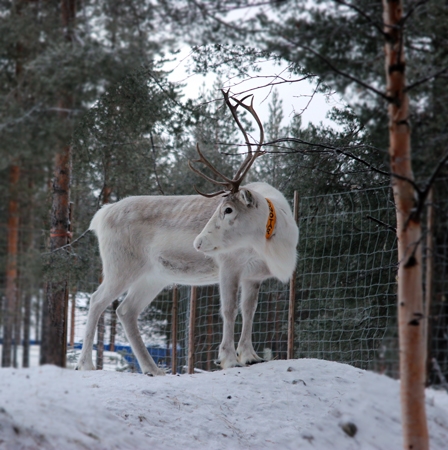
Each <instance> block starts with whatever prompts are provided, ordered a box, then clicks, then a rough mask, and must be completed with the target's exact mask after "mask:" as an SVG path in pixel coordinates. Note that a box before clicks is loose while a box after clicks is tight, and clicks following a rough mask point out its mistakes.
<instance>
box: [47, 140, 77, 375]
mask: <svg viewBox="0 0 448 450" xmlns="http://www.w3.org/2000/svg"><path fill="white" fill-rule="evenodd" d="M70 172H71V168H70V147H69V146H66V147H65V148H64V150H63V152H61V153H58V154H57V155H56V162H55V172H54V180H53V187H52V190H53V206H52V211H51V222H52V223H51V233H50V248H51V251H55V250H57V249H58V248H60V247H62V246H64V245H66V244H67V243H68V239H69V226H70V221H69V214H70V212H69V206H70V203H69V194H70ZM55 261H56V260H55V259H54V258H51V260H50V264H51V265H54V264H56V262H55ZM57 278H58V279H54V278H53V279H52V280H50V281H49V282H48V283H47V289H46V298H45V299H44V305H43V313H42V345H41V355H40V363H41V364H55V365H57V366H60V367H65V359H66V358H65V355H66V347H67V338H66V336H65V335H66V322H67V315H68V314H67V309H68V305H67V299H68V296H67V294H68V281H67V278H66V276H65V274H61V275H58V277H57Z"/></svg>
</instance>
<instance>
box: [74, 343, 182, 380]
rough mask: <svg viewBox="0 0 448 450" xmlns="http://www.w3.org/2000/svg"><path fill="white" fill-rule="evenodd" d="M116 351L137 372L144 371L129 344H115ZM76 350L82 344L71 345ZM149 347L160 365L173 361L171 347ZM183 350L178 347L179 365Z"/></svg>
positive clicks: (107, 349)
mask: <svg viewBox="0 0 448 450" xmlns="http://www.w3.org/2000/svg"><path fill="white" fill-rule="evenodd" d="M96 347H97V346H96V345H94V346H93V349H94V350H96ZM114 347H115V349H114V352H116V353H119V354H120V355H122V356H123V358H124V359H125V360H126V362H127V363H128V364H129V366H130V367H131V368H133V369H135V371H136V372H139V373H142V371H141V369H140V366H139V364H138V361H137V358H136V357H135V356H134V354H133V353H132V349H131V347H130V346H129V345H122V344H115V346H114ZM71 348H73V349H75V350H81V348H82V344H81V343H75V345H74V347H71ZM146 348H147V349H148V352H149V354H150V355H151V356H152V358H153V359H154V362H155V363H156V364H157V365H158V366H160V367H167V361H168V360H169V361H171V357H172V351H171V349H170V348H164V347H146ZM104 351H110V345H109V344H104ZM182 355H183V352H182V349H181V348H179V347H178V349H177V360H178V367H179V363H180V361H181V358H182Z"/></svg>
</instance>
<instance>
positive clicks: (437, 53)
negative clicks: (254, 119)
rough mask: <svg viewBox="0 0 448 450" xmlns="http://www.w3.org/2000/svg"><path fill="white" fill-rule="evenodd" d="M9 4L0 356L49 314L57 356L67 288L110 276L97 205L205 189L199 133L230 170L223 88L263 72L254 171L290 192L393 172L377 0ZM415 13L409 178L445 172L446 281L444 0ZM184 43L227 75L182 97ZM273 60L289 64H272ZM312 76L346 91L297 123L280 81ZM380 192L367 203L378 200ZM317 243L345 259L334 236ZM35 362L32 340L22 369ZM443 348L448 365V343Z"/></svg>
mask: <svg viewBox="0 0 448 450" xmlns="http://www.w3.org/2000/svg"><path fill="white" fill-rule="evenodd" d="M0 10H1V14H0V64H1V71H0V80H1V83H0V96H1V101H0V152H1V157H0V171H1V176H0V193H1V196H2V198H3V199H5V201H3V202H2V203H1V204H0V226H1V227H2V230H3V231H2V232H1V233H0V249H1V252H0V287H1V289H2V297H1V299H2V308H1V311H2V337H3V352H2V365H3V366H10V365H14V364H17V361H16V360H15V359H16V358H17V354H16V353H15V352H14V345H13V343H14V342H16V343H17V342H19V341H21V340H22V339H23V341H24V343H25V347H26V343H27V342H28V341H29V337H30V332H29V327H30V323H31V317H32V316H33V317H36V320H37V321H40V320H42V335H41V337H42V347H43V356H42V358H41V361H42V362H55V361H59V362H63V358H64V356H63V355H62V354H60V353H57V349H56V350H54V349H53V346H52V345H50V343H51V342H54V341H55V339H56V340H57V339H58V338H60V336H61V335H62V334H63V333H66V328H67V325H66V323H64V320H62V321H60V320H58V317H59V318H61V317H62V318H63V317H66V310H67V306H66V305H67V302H66V301H67V296H68V292H69V291H70V290H73V289H75V288H76V289H82V287H83V285H82V283H85V281H86V280H89V281H91V280H92V277H93V278H95V279H97V280H98V279H99V276H100V273H99V271H98V272H97V273H94V274H92V273H91V269H92V266H94V265H95V264H94V263H93V262H92V259H95V261H97V257H98V255H97V254H96V252H95V251H93V250H92V249H93V248H95V245H96V244H95V239H94V238H93V237H92V236H90V235H89V234H84V232H85V230H86V229H87V228H88V223H89V221H90V219H91V217H92V216H93V214H94V212H95V211H96V210H97V209H98V208H99V207H100V206H101V204H103V203H108V202H113V201H117V200H119V199H121V198H123V197H126V196H128V195H140V194H149V195H170V194H192V193H194V190H193V185H197V186H198V188H200V189H201V190H205V191H206V190H207V189H208V187H207V186H205V185H204V184H203V181H201V180H199V179H198V178H197V177H196V176H195V175H194V174H193V173H192V172H190V171H189V170H188V169H187V161H188V160H189V159H192V158H194V157H195V148H196V143H198V142H199V143H200V145H201V149H202V150H203V151H204V153H205V154H206V155H207V157H208V158H209V159H210V160H211V161H212V162H213V163H214V164H215V165H216V166H217V167H218V168H219V169H220V170H222V171H223V172H224V173H229V174H231V173H233V172H234V170H235V168H236V167H238V165H239V164H240V162H241V154H242V151H243V150H242V148H244V147H241V145H242V144H244V143H242V142H241V137H240V135H239V134H238V130H237V129H236V127H235V125H234V124H233V123H232V121H230V120H229V116H228V113H227V112H226V110H225V107H224V104H223V101H222V96H221V94H220V89H221V88H230V89H231V93H238V94H243V90H244V89H242V88H240V85H239V84H238V82H237V81H235V80H241V79H243V80H244V79H248V78H251V79H252V82H255V83H256V84H258V86H257V85H256V86H255V87H253V88H252V90H250V91H249V92H247V93H254V94H255V95H258V93H257V91H260V92H261V90H259V89H258V87H261V86H265V85H267V88H266V89H265V90H264V91H263V92H264V93H263V98H265V97H266V100H265V102H269V117H268V118H267V119H266V120H265V131H266V136H267V142H268V144H267V145H266V146H265V148H266V150H267V151H268V154H267V155H265V156H264V157H263V158H260V159H259V160H258V161H257V166H256V167H255V170H253V172H252V173H251V175H250V178H249V179H248V181H253V180H263V181H266V182H268V183H270V184H272V185H274V186H275V187H278V188H279V189H280V190H281V191H282V192H283V193H284V194H285V196H286V197H287V198H290V199H291V198H292V197H293V192H294V191H298V192H299V193H300V196H301V197H313V196H314V197H318V196H320V195H326V194H338V193H343V192H347V191H353V190H361V189H368V188H380V187H381V188H382V187H385V186H389V185H390V168H389V155H388V146H389V137H388V120H389V119H388V113H387V104H388V102H389V99H388V98H387V95H386V94H385V93H384V92H385V89H386V88H385V85H386V78H385V74H384V42H385V34H384V31H383V25H382V24H383V19H382V14H383V6H382V5H381V3H380V2H368V1H359V2H356V3H354V2H353V3H351V2H346V1H342V0H341V1H327V0H325V1H319V2H314V3H313V4H312V5H311V4H310V3H309V2H306V1H299V0H295V1H272V2H257V1H247V2H244V1H225V2H214V3H210V2H198V1H193V0H191V1H190V0H185V1H174V0H173V1H169V0H166V1H162V0H161V1H152V2H150V1H134V2H132V3H130V4H125V2H120V1H109V2H99V1H82V2H81V1H74V0H63V1H47V2H38V1H25V0H21V1H15V2H12V1H3V2H1V3H0ZM403 27H405V29H406V34H405V35H404V36H405V38H404V42H403V45H404V49H405V52H406V58H407V65H406V73H407V77H408V86H407V92H408V93H409V95H410V117H409V121H410V123H411V124H412V127H411V133H412V158H413V169H414V174H415V180H416V181H415V183H416V186H417V187H418V186H420V187H421V189H420V191H426V187H427V186H429V185H432V184H434V183H435V184H436V191H435V196H436V197H435V198H436V201H434V205H435V206H436V212H437V214H436V217H437V222H436V225H435V230H436V231H435V233H434V239H435V241H436V242H435V248H436V249H442V250H440V252H439V253H440V255H439V256H440V261H442V262H443V263H439V264H438V265H436V276H435V278H436V279H438V280H440V281H443V280H445V279H446V278H447V275H448V273H447V267H448V265H447V264H446V259H447V254H446V248H447V243H446V233H445V232H444V230H446V224H447V221H448V209H447V203H446V202H443V201H437V199H445V198H447V196H446V194H447V188H448V186H447V184H448V183H447V182H446V180H447V178H446V177H447V176H448V173H447V172H448V171H447V165H446V152H447V148H448V147H447V140H448V133H447V125H446V117H447V104H448V102H447V95H448V94H447V90H446V83H447V76H448V72H447V67H448V37H447V36H448V7H447V5H446V4H445V3H441V2H437V1H430V0H429V1H414V2H409V5H408V7H407V12H406V14H405V16H404V20H403ZM187 45H188V46H191V49H192V50H191V64H190V71H191V72H192V73H199V74H210V73H215V74H216V76H217V78H216V82H215V84H214V85H213V87H211V88H207V89H205V88H204V91H203V92H201V95H200V98H197V99H186V98H185V97H184V96H183V92H182V86H180V85H178V84H173V83H172V82H170V81H169V73H167V72H166V71H164V67H166V66H165V65H164V63H165V61H166V60H170V59H171V60H172V59H173V58H174V59H175V58H176V56H175V53H174V56H173V54H172V53H171V52H173V51H174V52H175V51H176V50H177V49H179V48H183V47H185V46H187ZM265 61H270V63H271V66H270V67H274V68H275V67H276V64H278V71H277V70H276V69H271V70H275V72H274V73H272V72H269V73H267V72H265V69H263V67H264V66H263V63H264V62H265ZM299 80H300V81H299ZM307 80H309V81H311V82H312V85H313V86H314V90H315V92H316V93H321V94H324V95H327V96H329V95H332V94H335V93H337V94H338V95H339V96H341V97H342V98H343V99H344V102H345V103H344V104H342V105H339V106H338V107H336V108H333V109H332V110H331V111H330V112H329V114H328V121H326V122H325V125H323V124H319V123H309V124H307V126H303V125H302V121H301V114H300V110H296V111H295V113H293V114H288V115H286V116H285V113H284V111H285V107H286V109H287V110H289V111H290V110H291V109H293V107H291V105H285V104H284V103H285V101H284V100H283V103H282V101H281V100H280V98H279V95H278V91H277V89H279V90H280V89H281V88H282V86H283V85H284V86H288V88H289V89H291V86H294V87H295V88H296V90H297V96H300V95H301V94H302V92H303V91H302V87H301V86H303V84H302V83H305V82H306V81H307ZM307 89H308V88H307ZM266 91H267V93H266ZM313 100H314V99H313V95H311V96H310V97H309V102H311V103H312V102H313ZM291 103H293V102H291ZM245 124H246V126H247V127H249V128H250V126H251V125H250V123H249V122H248V121H246V122H245ZM416 191H417V192H418V191H419V190H418V189H417V190H416ZM363 198H364V197H363ZM378 201H379V200H377V197H373V196H371V197H369V196H368V195H367V196H365V200H363V202H366V204H367V203H368V204H369V205H370V206H371V207H372V208H373V209H374V208H375V204H374V205H372V202H373V203H375V202H378ZM70 203H72V206H71V207H70ZM389 203H390V204H389V207H391V209H390V210H391V211H392V214H389V215H386V216H387V217H382V218H381V220H379V221H377V222H376V226H377V227H379V228H381V229H384V230H385V232H387V228H388V227H389V228H392V229H393V228H394V227H395V222H394V220H395V219H394V217H393V213H394V211H393V206H392V201H390V202H389ZM70 211H71V212H70ZM360 220H361V219H360ZM362 220H365V218H362ZM437 230H438V231H437ZM322 232H323V230H322ZM78 239H79V240H78ZM356 239H358V241H362V236H361V235H359V236H358V237H357V238H356ZM70 241H71V242H72V243H73V247H65V246H66V245H67V244H69V242H70ZM342 242H343V245H344V242H345V241H344V240H343V241H342ZM350 242H352V243H353V238H352V239H350ZM76 245H78V246H76ZM60 247H63V248H62V250H58V249H59V248H60ZM322 251H323V252H324V254H325V256H327V257H332V258H338V257H339V256H340V249H335V248H333V247H332V246H327V247H325V248H323V249H322ZM336 251H337V252H338V253H334V252H336ZM332 252H333V253H332ZM380 257H381V255H380V256H378V258H380ZM329 260H330V261H331V258H330V259H329ZM95 267H97V266H95ZM97 268H98V267H97ZM394 270H395V272H394ZM304 272H306V268H305V269H304ZM395 276H396V267H395V268H392V269H391V270H389V271H388V272H387V274H386V273H381V275H378V277H379V278H378V279H376V280H375V283H377V284H382V285H384V286H385V290H386V291H387V298H389V296H390V295H394V294H395V291H394V288H393V287H391V286H392V285H393V282H391V280H393V279H394V277H395ZM317 288H319V289H321V286H317V287H316V290H315V294H314V295H315V297H316V298H320V297H321V293H322V289H321V290H319V289H317ZM354 288H356V286H354ZM445 289H446V286H445V285H443V286H442V288H440V289H439V290H436V294H437V295H438V296H439V297H438V298H437V299H436V300H437V301H435V302H434V305H436V306H434V307H435V308H438V309H437V316H436V315H435V314H434V317H435V319H434V320H436V319H437V326H438V328H437V330H440V331H436V333H441V334H442V339H445V340H446V338H443V333H444V332H443V330H444V329H445V328H446V324H447V322H448V318H447V317H448V314H447V312H446V301H445V297H444V296H445V295H446V291H445ZM319 293H320V294H319ZM436 294H434V295H436ZM304 295H305V293H304V292H299V294H298V296H299V297H300V296H302V297H301V298H302V299H303V296H304ZM336 297H337V293H336ZM36 299H37V300H36ZM39 299H40V300H39ZM309 300H313V298H311V299H309ZM353 301H355V300H353ZM380 307H386V305H385V304H383V305H380ZM390 314H393V313H392V312H390ZM42 318H43V319H42ZM302 337H303V336H302ZM434 351H437V352H438V351H439V350H438V347H437V349H436V350H434ZM55 352H56V353H55ZM64 354H65V353H64ZM26 358H27V351H26V348H25V351H24V361H23V363H24V365H25V366H26V365H27V360H26ZM61 358H62V359H61ZM438 360H439V363H441V364H442V367H443V370H444V372H445V373H447V371H448V357H447V356H446V355H442V356H441V355H438Z"/></svg>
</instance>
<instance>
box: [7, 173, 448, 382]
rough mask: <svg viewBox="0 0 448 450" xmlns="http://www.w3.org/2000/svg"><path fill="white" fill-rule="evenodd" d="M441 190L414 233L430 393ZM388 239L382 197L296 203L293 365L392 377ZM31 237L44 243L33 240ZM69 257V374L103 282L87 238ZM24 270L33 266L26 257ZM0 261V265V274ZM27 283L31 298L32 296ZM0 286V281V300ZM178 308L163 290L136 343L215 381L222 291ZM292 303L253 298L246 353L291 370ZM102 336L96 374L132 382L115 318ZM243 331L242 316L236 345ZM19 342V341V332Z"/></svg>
mask: <svg viewBox="0 0 448 450" xmlns="http://www.w3.org/2000/svg"><path fill="white" fill-rule="evenodd" d="M446 186H447V180H441V181H440V182H439V183H438V185H437V186H436V189H435V200H434V201H433V202H432V203H431V207H432V215H433V217H434V221H433V225H430V227H431V228H432V233H430V234H428V233H427V231H428V230H427V227H428V224H427V222H426V219H425V220H423V221H422V223H423V225H424V236H425V238H426V237H428V236H429V237H430V239H424V247H425V251H424V255H425V268H426V269H425V273H426V277H427V279H426V283H425V289H426V293H427V299H428V300H427V306H426V308H427V315H428V318H429V320H428V322H429V325H428V352H429V360H430V361H431V360H432V359H434V360H435V361H436V362H437V364H438V366H439V367H440V371H439V373H437V372H436V371H430V378H429V380H430V382H431V383H437V382H438V381H439V377H440V374H444V375H445V376H447V375H448V345H447V343H448V306H447V305H448V303H447V293H448V234H447V233H446V230H447V226H448V199H447V198H446V196H445V195H443V192H445V190H446ZM429 215H430V211H428V216H429ZM394 228H395V210H394V203H393V198H392V192H391V189H390V187H382V188H374V189H363V190H358V189H356V190H352V191H350V192H342V193H336V194H327V195H320V196H313V197H304V198H301V199H300V206H299V231H300V237H299V245H298V263H297V270H296V278H295V295H294V299H295V311H294V322H293V323H294V357H296V358H320V359H326V360H332V361H339V362H343V363H347V364H351V365H354V366H356V367H359V368H363V369H370V370H374V371H378V372H381V373H386V374H388V375H390V376H393V377H397V376H399V373H398V333H397V326H396V274H397V251H396V234H395V232H394ZM5 230H6V228H5ZM36 235H37V236H38V240H39V242H40V241H41V233H36ZM37 248H38V249H42V247H41V245H36V246H35V249H34V250H33V251H34V252H35V251H36V249H37ZM5 249H6V247H5ZM5 254H6V251H5ZM74 254H76V259H75V260H73V255H70V254H68V253H67V255H66V256H67V265H66V267H67V271H69V273H70V286H71V294H70V303H69V305H70V306H69V324H68V339H69V358H68V361H69V363H70V364H71V365H74V364H75V363H76V359H77V356H78V354H79V349H80V347H81V341H82V335H83V330H84V327H85V323H86V317H87V310H88V303H89V299H90V295H91V293H92V292H93V291H94V290H95V289H96V288H97V287H98V284H99V280H100V276H101V264H100V260H99V257H98V250H97V244H96V239H95V237H94V236H93V235H87V236H86V237H85V238H84V239H83V240H80V241H79V242H77V244H76V248H75V249H74ZM71 258H72V259H71ZM22 259H23V260H28V259H29V258H28V257H27V256H26V255H25V257H24V258H22ZM5 260H6V258H2V259H0V263H1V265H2V267H0V270H1V271H2V274H4V273H5V271H4V267H5V266H4V264H5ZM20 260H21V257H20V255H19V261H20ZM28 270H32V268H25V266H24V267H23V269H22V270H20V271H19V275H20V276H19V279H18V284H19V289H18V292H19V295H20V296H22V297H21V301H22V302H24V300H23V298H24V297H25V296H27V298H28V300H27V301H28V302H31V304H32V309H31V320H30V323H31V332H30V333H29V334H26V336H28V335H29V336H30V338H31V340H33V341H35V343H36V344H38V343H39V340H40V328H39V322H40V319H41V306H42V303H43V291H44V287H43V285H40V284H39V283H42V280H40V278H39V276H35V277H34V278H33V277H31V276H30V275H29V274H28V272H27V271H28ZM30 280H33V283H34V286H30ZM3 281H4V279H3V278H1V277H0V283H1V288H2V290H3V292H4V289H5V285H4V282H3ZM25 287H26V289H25ZM176 296H177V297H176V298H177V302H176V308H175V310H173V307H172V305H173V302H172V300H173V289H172V288H169V289H165V290H164V291H163V292H162V293H161V294H160V295H159V296H158V297H157V298H156V299H155V300H154V302H153V303H152V304H151V305H150V306H149V307H148V309H147V310H146V311H144V313H143V314H142V315H141V316H140V318H139V328H140V331H141V333H142V336H143V339H144V341H145V343H146V345H147V346H148V348H149V350H150V352H151V353H152V355H153V357H154V359H155V360H156V362H157V363H158V364H160V365H162V366H165V367H167V368H168V369H170V368H172V367H174V368H175V370H176V371H177V372H182V371H187V370H188V367H189V366H192V365H193V364H194V369H195V370H206V371H210V370H216V369H218V366H216V365H215V363H214V361H215V360H216V359H217V357H218V349H219V344H220V341H221V338H222V320H221V317H220V305H219V289H218V286H205V287H198V288H197V289H196V300H195V303H192V302H191V289H190V287H188V286H178V287H177V294H176ZM30 297H31V299H30ZM289 297H290V289H289V285H284V284H281V283H279V282H277V281H275V280H272V279H271V280H267V281H266V282H265V283H263V284H262V286H261V288H260V295H259V303H258V308H257V312H256V315H255V320H254V327H253V344H254V348H255V350H256V351H257V353H258V354H259V355H260V356H262V357H264V358H265V359H285V358H287V345H288V344H287V343H288V309H289ZM118 300H120V299H118ZM72 305H73V306H74V308H72ZM192 305H193V307H194V322H192V309H191V308H192ZM115 307H116V303H115ZM173 312H174V313H175V316H174V315H173ZM22 316H24V314H22ZM16 322H17V323H19V321H16ZM191 323H194V329H193V330H192V329H191V326H190V324H191ZM101 326H102V327H104V338H103V339H104V344H105V345H104V350H105V351H104V356H103V359H104V364H103V368H104V369H112V370H117V369H118V370H138V364H137V362H136V361H135V359H134V358H133V356H132V352H131V350H130V348H129V345H128V343H127V339H126V337H125V335H124V332H123V330H122V329H121V325H120V323H119V322H117V321H116V317H115V313H114V311H113V308H112V307H110V308H109V309H108V310H107V311H106V313H105V316H104V321H103V322H102V325H101ZM241 326H242V324H241V317H240V315H239V316H238V317H237V321H236V327H235V340H236V342H238V339H239V335H240V332H241ZM113 329H115V330H116V331H112V330H113ZM17 336H18V334H17V333H16V334H15V337H17ZM21 336H22V339H23V337H24V336H25V333H24V331H22V333H21ZM100 336H101V334H100ZM15 339H16V338H15ZM16 341H17V339H16V340H15V342H16ZM173 342H174V346H173ZM19 344H20V343H19ZM17 347H21V346H20V345H18V346H17ZM189 353H190V359H189ZM18 364H19V365H20V362H19V363H18ZM190 370H192V367H190Z"/></svg>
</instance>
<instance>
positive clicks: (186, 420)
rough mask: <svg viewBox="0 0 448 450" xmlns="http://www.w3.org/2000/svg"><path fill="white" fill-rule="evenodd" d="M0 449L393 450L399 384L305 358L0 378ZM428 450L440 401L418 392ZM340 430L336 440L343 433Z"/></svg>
mask: <svg viewBox="0 0 448 450" xmlns="http://www.w3.org/2000/svg"><path fill="white" fill-rule="evenodd" d="M0 380H1V382H0V449H2V450H3V449H7V450H10V449H11V450H21V449H45V450H46V449H94V450H95V449H145V450H146V449H156V450H157V449H175V448H176V449H276V450H279V449H308V448H309V449H356V450H358V449H381V450H387V449H399V448H402V438H401V426H400V407H399V393H398V390H399V383H398V382H397V381H395V380H392V379H390V378H387V377H386V376H383V375H378V374H375V373H372V372H367V371H363V370H360V369H356V368H354V367H352V366H348V365H344V364H339V363H334V362H328V361H320V360H311V359H302V360H290V361H270V362H267V363H264V364H258V365H254V366H251V367H244V368H234V369H228V370H223V371H217V372H211V373H200V374H195V375H180V376H174V375H167V376H165V377H155V378H154V377H148V376H145V375H140V374H132V373H120V372H111V371H91V372H78V371H74V370H68V369H60V368H57V367H53V366H41V367H33V368H30V369H0ZM426 404H427V414H428V423H429V431H430V436H431V449H432V450H437V449H440V450H442V449H446V448H447V447H448V395H447V393H446V392H444V391H434V390H431V389H429V390H428V391H427V400H426ZM344 430H345V431H344Z"/></svg>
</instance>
